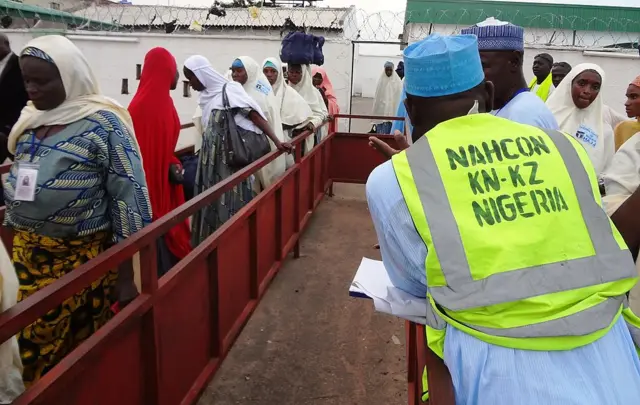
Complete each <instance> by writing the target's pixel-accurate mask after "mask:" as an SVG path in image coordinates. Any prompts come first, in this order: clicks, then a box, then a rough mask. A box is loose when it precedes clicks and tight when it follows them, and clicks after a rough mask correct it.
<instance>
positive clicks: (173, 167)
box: [169, 163, 184, 184]
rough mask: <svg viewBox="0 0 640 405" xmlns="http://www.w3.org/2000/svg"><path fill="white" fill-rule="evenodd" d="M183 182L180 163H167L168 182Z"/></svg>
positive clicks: (182, 170)
mask: <svg viewBox="0 0 640 405" xmlns="http://www.w3.org/2000/svg"><path fill="white" fill-rule="evenodd" d="M183 182H184V169H183V168H182V165H179V164H176V163H172V164H170V165H169V183H171V184H182V183H183Z"/></svg>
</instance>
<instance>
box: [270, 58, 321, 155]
mask: <svg viewBox="0 0 640 405" xmlns="http://www.w3.org/2000/svg"><path fill="white" fill-rule="evenodd" d="M262 70H263V73H264V75H265V76H266V77H267V80H269V83H270V84H271V87H272V88H273V92H274V94H275V96H276V107H278V108H279V110H280V116H281V118H282V128H283V130H284V135H285V139H286V140H287V141H290V140H291V139H292V138H293V137H294V136H295V135H297V134H298V133H299V132H302V131H303V130H304V129H307V128H309V129H311V130H313V125H312V124H311V125H309V124H310V122H311V119H312V118H313V112H312V111H311V108H310V107H309V104H307V102H306V101H305V100H304V98H303V97H302V96H301V95H300V94H298V92H297V91H295V90H294V89H292V88H291V86H289V85H288V84H287V83H286V82H285V80H284V78H283V73H282V63H281V62H280V60H279V59H277V58H267V59H265V61H264V62H262ZM305 142H307V143H308V145H307V147H308V149H307V150H310V149H311V148H313V136H308V137H307V139H306V140H305ZM293 163H294V162H293V156H292V155H287V167H291V166H292V165H293Z"/></svg>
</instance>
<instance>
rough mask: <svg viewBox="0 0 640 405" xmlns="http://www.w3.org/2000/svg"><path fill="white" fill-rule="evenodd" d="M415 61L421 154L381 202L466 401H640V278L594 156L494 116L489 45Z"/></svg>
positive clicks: (414, 48) (470, 43)
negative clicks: (639, 296)
mask: <svg viewBox="0 0 640 405" xmlns="http://www.w3.org/2000/svg"><path fill="white" fill-rule="evenodd" d="M404 62H405V89H406V93H407V99H406V101H405V104H406V108H407V113H408V115H409V118H410V119H411V123H412V124H413V127H414V131H413V145H411V146H410V147H408V148H407V149H406V150H404V151H402V152H399V153H396V154H395V155H394V156H393V157H392V159H391V160H390V161H388V162H385V163H383V164H382V165H380V166H379V167H377V168H376V169H375V170H374V171H373V173H372V174H371V176H370V177H369V179H368V181H367V186H366V192H367V201H368V203H369V209H370V212H371V216H372V219H373V222H374V224H375V228H376V232H377V235H378V240H379V243H380V249H381V253H382V259H383V262H384V265H385V268H386V269H387V271H388V273H389V276H390V278H391V281H392V282H393V283H394V285H396V286H397V287H398V288H400V289H403V290H404V291H406V292H408V293H411V294H413V295H415V296H422V297H427V299H428V302H429V304H430V305H428V308H427V337H426V339H427V344H428V346H429V348H430V349H431V350H432V351H433V352H435V353H436V354H437V355H438V356H440V357H441V358H442V359H443V360H444V362H445V364H446V365H447V367H448V369H449V371H450V373H451V377H452V381H453V386H454V391H455V395H456V404H457V405H480V404H487V405H516V404H517V405H539V404H544V405H599V404H607V405H622V404H632V403H633V404H635V403H640V360H639V358H638V354H637V352H636V346H637V345H638V344H640V320H639V319H638V318H636V317H635V316H634V315H633V313H632V312H631V310H630V309H629V308H628V304H627V293H628V292H629V290H630V289H631V288H632V287H633V286H634V285H635V283H636V282H637V274H636V270H635V265H634V262H633V259H632V257H631V254H630V253H629V250H628V249H627V247H626V245H625V243H624V240H623V238H622V236H621V235H620V233H619V232H618V231H617V230H616V228H615V227H614V226H613V224H612V223H611V221H610V220H609V218H608V217H607V215H606V214H605V212H604V211H603V210H602V208H601V202H600V194H599V191H598V183H597V179H596V174H595V172H594V169H593V167H592V165H591V163H590V160H589V157H588V155H587V153H586V152H585V150H584V149H583V148H582V147H581V146H580V144H579V143H577V142H576V141H575V140H574V139H573V138H572V137H570V136H566V135H565V134H563V133H560V132H558V131H555V130H543V129H539V128H535V127H532V126H529V125H524V124H519V123H516V122H513V121H509V120H506V119H503V118H500V117H496V116H493V115H490V114H486V112H487V111H491V110H492V107H493V106H492V98H493V86H492V84H491V83H490V82H487V81H485V79H484V74H483V71H482V65H481V62H480V57H479V54H478V45H477V38H476V37H475V36H474V35H459V36H450V37H443V36H440V35H437V34H434V35H431V36H429V37H427V38H426V39H424V40H423V41H420V42H418V43H415V44H412V45H410V46H409V47H407V49H406V50H405V51H404ZM634 342H635V345H634ZM425 374H426V373H425ZM424 385H425V386H426V381H425V382H424ZM425 391H426V390H425ZM427 395H428V394H427V393H426V392H425V398H426V396H427Z"/></svg>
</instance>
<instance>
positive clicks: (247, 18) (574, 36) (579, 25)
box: [0, 0, 640, 49]
mask: <svg viewBox="0 0 640 405" xmlns="http://www.w3.org/2000/svg"><path fill="white" fill-rule="evenodd" d="M83 4H84V3H83ZM514 7H515V6H514ZM637 10H638V13H637V15H636V14H635V13H634V14H633V15H629V16H628V17H617V18H604V17H598V16H593V17H589V16H585V15H583V16H574V15H560V14H527V13H526V12H525V11H523V12H515V13H511V14H510V15H506V14H504V13H503V12H502V11H501V10H499V9H495V8H486V9H483V8H476V9H460V8H458V9H441V8H433V9H427V10H421V11H420V12H410V11H409V12H404V11H401V12H394V11H381V12H376V13H370V12H366V11H364V10H360V9H356V8H353V7H352V8H320V7H266V5H263V6H262V7H256V6H254V5H251V6H248V7H241V8H238V7H226V6H224V5H221V4H220V3H217V2H216V5H214V6H212V7H210V8H206V7H179V6H160V5H157V6H146V5H132V4H116V3H113V4H103V3H100V4H94V5H90V6H84V5H83V6H77V7H74V8H71V9H67V10H54V9H46V8H39V7H34V6H29V5H26V4H22V3H17V2H14V1H9V0H0V27H2V28H27V29H38V28H58V29H62V30H72V31H108V32H122V33H131V32H138V33H142V32H154V33H167V34H175V35H180V34H202V35H216V34H225V35H232V36H253V35H270V36H280V37H282V36H284V35H285V34H286V33H288V32H291V31H302V30H304V31H306V32H311V33H313V34H315V35H324V36H326V37H327V38H330V39H332V40H335V41H345V42H350V41H356V40H361V41H362V40H364V41H376V42H380V43H385V42H389V43H392V42H398V41H401V42H413V41H416V40H419V39H421V38H424V37H425V36H427V35H429V34H431V33H434V32H438V33H441V34H454V33H458V32H460V29H462V28H464V27H468V26H470V25H472V24H474V23H476V22H480V21H482V20H484V19H486V18H488V17H495V18H498V19H503V20H505V21H514V23H517V24H519V25H522V26H524V28H525V43H526V44H527V45H537V46H557V47H578V48H617V49H636V48H638V40H639V38H640V8H639V9H637ZM503 14H504V15H503ZM583 14H584V13H583Z"/></svg>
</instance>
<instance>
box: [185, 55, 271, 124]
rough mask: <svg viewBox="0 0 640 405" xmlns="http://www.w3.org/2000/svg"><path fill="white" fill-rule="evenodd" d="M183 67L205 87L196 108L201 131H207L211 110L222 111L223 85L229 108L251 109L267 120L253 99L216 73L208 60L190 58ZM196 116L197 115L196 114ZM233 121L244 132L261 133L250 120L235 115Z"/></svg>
mask: <svg viewBox="0 0 640 405" xmlns="http://www.w3.org/2000/svg"><path fill="white" fill-rule="evenodd" d="M184 66H185V67H186V68H187V69H189V70H190V71H192V72H193V74H194V75H196V77H197V78H198V80H199V81H200V83H202V85H203V86H204V87H205V89H204V90H203V91H201V92H200V98H199V99H198V106H199V107H200V110H201V111H200V113H201V115H202V117H201V121H202V131H205V130H206V129H207V125H208V124H209V118H210V117H211V112H212V111H213V110H222V109H224V104H223V102H222V89H223V87H224V85H225V84H226V85H227V88H226V92H227V98H228V99H229V106H230V107H231V108H251V109H252V110H254V111H256V112H257V113H258V114H260V115H261V116H262V118H264V119H267V117H266V115H265V113H264V111H263V110H262V108H261V106H260V105H259V104H258V103H256V101H255V100H254V99H253V98H251V97H249V95H248V94H247V92H246V91H245V90H244V89H243V88H242V86H241V85H240V84H239V83H236V82H233V81H229V80H227V79H225V78H224V77H223V76H222V75H221V74H220V73H218V72H216V71H215V70H214V69H213V67H212V66H211V63H209V60H207V58H205V57H204V56H201V55H194V56H191V57H190V58H188V59H187V60H186V61H185V62H184ZM196 115H198V114H197V112H196ZM235 121H236V124H238V125H239V126H240V127H242V128H244V129H246V130H249V131H254V132H257V133H262V131H260V129H258V127H256V126H255V124H254V123H253V122H251V120H249V119H248V118H246V117H243V116H242V115H240V114H236V116H235Z"/></svg>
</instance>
